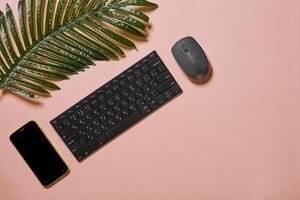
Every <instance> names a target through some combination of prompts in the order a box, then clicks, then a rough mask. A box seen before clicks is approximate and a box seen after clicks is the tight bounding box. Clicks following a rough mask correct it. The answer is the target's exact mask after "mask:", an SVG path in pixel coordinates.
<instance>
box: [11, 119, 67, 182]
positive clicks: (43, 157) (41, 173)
mask: <svg viewBox="0 0 300 200" xmlns="http://www.w3.org/2000/svg"><path fill="white" fill-rule="evenodd" d="M10 140H11V141H12V143H13V144H14V145H15V147H16V148H17V150H18V151H19V152H20V154H21V155H22V157H23V158H24V160H25V161H26V163H27V164H28V165H29V167H30V168H31V170H32V171H33V173H34V174H35V175H36V176H37V178H38V179H39V181H40V182H41V183H42V185H44V186H45V187H47V186H49V185H51V184H52V183H54V182H55V181H56V180H58V179H59V178H60V177H62V176H63V175H65V174H67V173H68V171H69V168H68V166H67V165H66V164H65V163H64V161H63V160H62V159H61V157H60V156H59V154H58V153H57V152H56V150H55V149H54V147H53V146H52V145H51V143H50V142H49V140H48V139H47V137H46V136H45V135H44V133H43V132H42V130H41V129H40V128H39V126H38V125H37V124H36V123H35V122H34V121H31V122H28V123H27V124H26V125H24V126H23V127H22V128H20V129H19V130H17V131H16V132H15V133H13V134H12V135H11V136H10Z"/></svg>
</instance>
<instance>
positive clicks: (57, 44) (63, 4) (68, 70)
mask: <svg viewBox="0 0 300 200" xmlns="http://www.w3.org/2000/svg"><path fill="white" fill-rule="evenodd" d="M136 7H153V8H156V7H157V5H156V4H154V3H151V2H149V1H147V0H47V1H46V0H20V1H19V4H18V19H19V21H18V24H19V26H17V24H16V23H17V22H16V19H15V17H14V15H13V12H12V10H11V8H10V7H9V5H6V12H5V14H4V13H2V12H1V11H0V52H1V53H0V89H5V90H8V91H11V92H13V93H16V94H19V95H23V96H25V97H30V98H35V97H37V96H38V95H44V96H50V91H52V90H59V89H60V88H59V87H58V86H57V85H56V84H55V83H53V82H54V81H56V80H65V79H69V76H71V75H74V74H77V73H78V72H80V71H84V70H85V69H87V68H88V65H94V62H93V61H95V60H109V59H118V58H119V57H120V56H124V55H125V53H124V51H123V49H122V48H123V47H126V48H135V44H134V43H133V42H132V40H131V39H130V38H134V37H145V32H146V25H147V23H148V21H149V17H148V16H146V15H145V14H144V13H143V12H141V11H139V10H137V9H135V8H136Z"/></svg>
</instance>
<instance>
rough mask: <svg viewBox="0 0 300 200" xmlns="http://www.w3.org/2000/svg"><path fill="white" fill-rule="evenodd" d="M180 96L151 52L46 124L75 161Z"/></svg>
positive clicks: (154, 54)
mask: <svg viewBox="0 0 300 200" xmlns="http://www.w3.org/2000/svg"><path fill="white" fill-rule="evenodd" d="M181 93H182V90H181V88H180V86H179V85H178V83H177V82H176V81H175V79H174V78H173V76H172V75H171V73H170V72H169V71H168V69H167V68H166V66H165V65H164V63H163V62H162V60H161V59H160V57H159V56H158V54H157V53H156V52H155V51H154V52H152V53H150V54H149V55H148V56H146V57H145V58H143V59H142V60H140V61H139V62H138V63H136V64H134V65H133V66H131V67H130V68H128V69H127V70H125V71H124V72H122V73H121V74H120V75H118V76H117V77H115V78H114V79H112V80H111V81H109V82H108V83H106V84H105V85H104V86H102V87H100V88H99V89H97V90H96V91H94V92H93V93H91V94H90V95H88V96H87V97H85V98H84V99H82V100H81V101H79V102H78V103H77V104H75V105H74V106H72V107H71V108H69V109H68V110H66V111H65V112H64V113H62V114H61V115H59V116H58V117H56V118H55V119H54V120H52V121H51V122H50V123H51V125H52V126H53V127H54V129H55V130H56V131H57V133H58V134H59V135H60V137H61V138H62V139H63V141H64V142H65V144H66V145H67V146H68V148H69V149H70V150H71V152H72V153H73V155H74V156H75V157H76V159H77V160H78V161H82V160H83V159H84V158H85V157H86V156H88V155H89V154H91V153H92V152H94V151H95V150H97V149H98V148H100V147H101V146H103V145H104V144H105V143H107V142H108V141H110V140H111V139H112V138H114V137H115V136H117V135H119V134H120V133H121V132H122V131H124V130H125V129H127V128H129V127H130V126H132V125H133V124H135V123H136V122H138V121H140V120H141V119H143V118H144V117H145V116H147V115H149V114H150V113H152V112H153V111H155V110H156V109H158V108H159V107H160V106H162V105H163V104H165V103H167V102H168V101H170V100H171V99H173V98H174V97H175V96H177V95H179V94H181Z"/></svg>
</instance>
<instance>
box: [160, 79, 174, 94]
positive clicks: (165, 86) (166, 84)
mask: <svg viewBox="0 0 300 200" xmlns="http://www.w3.org/2000/svg"><path fill="white" fill-rule="evenodd" d="M172 85H175V81H174V80H173V79H168V80H166V81H165V82H163V83H162V84H161V85H160V86H158V87H157V89H158V90H159V91H161V92H164V91H165V90H166V89H168V88H169V87H171V86H172Z"/></svg>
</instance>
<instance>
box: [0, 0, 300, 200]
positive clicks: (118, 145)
mask: <svg viewBox="0 0 300 200" xmlns="http://www.w3.org/2000/svg"><path fill="white" fill-rule="evenodd" d="M8 1H10V0H4V1H1V4H0V6H1V9H2V10H4V8H5V7H4V6H5V3H6V2H8ZM156 2H157V3H158V4H159V5H160V7H159V9H157V10H155V11H153V12H150V13H149V15H150V17H151V24H152V28H151V29H150V30H149V38H148V41H147V42H138V44H137V45H138V48H139V50H138V51H135V50H132V51H128V52H127V58H126V59H122V60H121V61H118V62H115V61H113V62H97V66H95V67H92V68H91V69H90V70H88V71H87V72H85V73H81V74H80V75H78V76H74V77H72V79H71V80H69V81H63V82H60V83H59V86H60V87H61V88H62V90H61V91H59V92H55V93H53V97H51V98H48V99H44V100H43V103H42V104H40V105H35V104H32V103H29V102H27V101H24V100H22V99H20V98H18V97H16V96H14V95H11V94H9V93H7V94H5V95H1V100H0V123H1V127H0V157H1V164H0V199H1V200H17V199H18V200H19V199H20V200H35V199H37V200H62V199H72V200H82V199H87V200H96V199H97V200H99V199H105V200H120V199H121V200H140V199H143V200H146V199H147V200H166V199H172V200H182V199H188V200H193V199H195V200H199V199H205V200H217V199H218V200H219V199H225V200H299V199H300V170H299V169H300V156H299V152H300V145H299V144H300V126H299V124H300V123H299V122H300V78H299V76H300V56H299V52H300V1H299V0H251V1H250V0H249V1H248V0H243V1H241V0H185V1H182V0H172V1H166V0H165V1H163V0H157V1H156ZM10 4H11V5H12V6H13V10H14V11H16V5H17V1H10ZM187 35H191V36H193V37H195V38H196V39H197V40H198V41H199V43H200V44H201V45H202V47H203V48H204V50H205V51H206V53H207V55H208V57H209V59H210V62H211V64H212V66H213V69H214V75H213V77H212V79H211V80H210V82H208V83H207V84H205V85H195V84H193V83H192V82H191V81H189V80H188V79H187V77H186V76H185V74H184V73H183V72H182V70H181V69H180V68H179V66H178V65H177V64H176V62H175V60H174V59H173V57H172V54H171V52H170V48H171V46H172V45H173V44H174V43H175V42H176V41H177V40H178V39H180V38H182V37H184V36H187ZM152 50H157V52H158V53H159V54H160V56H161V57H162V59H163V60H164V62H165V63H166V65H167V66H168V68H169V70H170V71H171V72H172V74H173V75H174V76H175V78H176V80H177V81H178V82H179V84H180V85H181V86H182V88H183V90H184V94H182V95H181V96H179V97H178V98H176V99H175V100H174V101H172V102H171V103H169V104H168V105H166V106H164V107H163V108H162V109H160V110H159V111H157V112H156V113H154V114H153V115H151V116H150V117H148V118H147V119H146V120H144V121H142V122H141V123H139V124H138V125H137V126H135V127H133V128H132V129H130V130H129V131H127V132H126V133H124V134H123V135H122V136H120V137H119V138H117V139H116V140H114V141H113V142H112V143H110V144H109V145H107V146H105V147H104V148H103V149H101V150H99V151H98V152H96V153H95V154H93V155H92V156H91V157H89V158H88V159H87V160H85V161H83V162H82V163H78V162H77V161H76V160H75V158H74V157H73V155H72V154H71V153H70V152H69V150H68V149H67V147H66V146H65V144H64V143H63V141H62V140H61V139H60V138H59V136H58V135H57V134H56V132H55V131H54V130H53V128H52V127H51V126H50V124H49V121H50V120H51V119H53V118H54V117H55V116H57V115H58V114H60V113H61V112H62V111H64V110H65V109H67V108H68V107H69V106H71V105H73V104H74V103H76V102H77V101H79V100H80V99H81V98H83V97H85V96H86V95H88V94H89V93H90V92H92V91H93V90H95V89H96V88H98V87H99V86H101V85H102V84H104V83H105V82H107V81H108V80H110V79H111V78H113V77H114V76H116V75H117V74H119V73H120V72H121V71H123V70H125V69H126V68H127V67H129V66H130V65H131V64H133V63H135V62H136V61H138V60H139V59H140V58H142V57H144V56H145V55H146V54H148V53H149V52H151V51H152ZM1 92H2V91H1ZM31 119H34V120H36V121H37V122H38V123H39V124H40V126H41V127H42V128H43V129H44V130H45V132H46V134H47V136H48V137H49V138H50V140H51V141H52V142H53V144H54V145H55V146H56V147H57V149H58V151H59V152H60V153H61V154H62V155H63V157H64V159H65V160H66V162H67V163H68V164H69V166H70V168H71V173H70V174H69V175H68V176H67V177H65V178H64V179H63V180H62V181H60V182H59V183H57V184H55V185H54V186H53V187H51V188H50V189H45V188H43V187H42V186H41V185H40V183H39V182H38V181H37V179H36V178H35V177H34V175H33V174H32V172H31V171H30V169H29V168H28V167H27V166H26V164H25V163H24V161H23V160H22V159H21V157H20V156H19V154H18V153H17V152H16V150H15V149H14V147H13V145H12V144H11V143H10V141H9V136H10V134H11V133H12V132H13V131H14V130H15V129H17V128H18V127H19V126H21V125H22V124H23V123H25V122H27V121H28V120H31Z"/></svg>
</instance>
